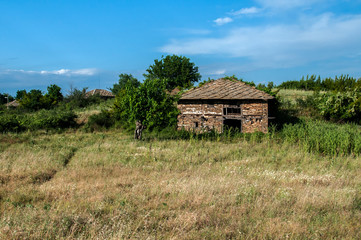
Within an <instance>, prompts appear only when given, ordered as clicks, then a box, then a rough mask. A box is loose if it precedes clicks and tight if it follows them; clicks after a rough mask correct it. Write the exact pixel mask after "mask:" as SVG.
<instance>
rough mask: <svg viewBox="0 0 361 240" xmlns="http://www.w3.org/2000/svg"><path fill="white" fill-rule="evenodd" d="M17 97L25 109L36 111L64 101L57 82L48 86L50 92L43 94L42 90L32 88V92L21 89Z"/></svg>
mask: <svg viewBox="0 0 361 240" xmlns="http://www.w3.org/2000/svg"><path fill="white" fill-rule="evenodd" d="M16 99H17V100H18V101H19V103H20V106H21V107H22V108H24V109H27V110H31V111H36V110H40V109H49V108H52V107H55V106H57V105H58V104H59V103H60V102H61V101H63V94H62V93H61V88H60V87H59V86H57V85H55V84H52V85H50V86H48V92H47V93H46V94H45V95H43V93H42V92H41V91H40V90H36V89H32V90H30V92H26V90H19V91H17V93H16Z"/></svg>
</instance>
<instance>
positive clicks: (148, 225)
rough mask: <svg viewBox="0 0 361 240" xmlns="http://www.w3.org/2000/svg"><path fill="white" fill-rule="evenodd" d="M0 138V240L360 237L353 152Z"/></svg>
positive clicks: (197, 142)
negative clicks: (323, 152)
mask: <svg viewBox="0 0 361 240" xmlns="http://www.w3.org/2000/svg"><path fill="white" fill-rule="evenodd" d="M145 139H146V140H144V141H134V140H133V139H132V136H130V135H127V134H124V132H122V131H120V130H113V131H106V132H94V133H83V132H80V131H78V132H73V131H69V132H65V133H62V134H46V133H41V132H35V133H22V134H3V135H0V162H1V165H0V238H1V239H73V238H79V239H94V238H98V239H125V238H131V239H146V238H150V239H155V238H161V239H169V238H173V239H204V238H207V239H228V238H238V239H264V238H268V239H280V238H291V239H320V238H322V239H359V238H360V237H361V232H360V229H361V222H360V219H361V210H360V199H361V198H360V196H361V195H360V194H361V177H360V176H361V171H360V160H361V158H360V156H353V155H342V154H341V155H340V154H339V155H333V154H332V155H321V154H319V153H313V151H305V150H304V149H303V145H302V144H295V143H294V142H293V141H279V140H278V139H276V138H269V137H267V136H265V137H263V138H261V139H259V138H256V137H253V138H249V139H248V140H245V139H242V138H241V139H239V140H235V139H233V140H227V139H218V140H217V139H214V140H213V141H209V140H206V139H203V140H202V139H201V138H200V139H199V138H189V139H186V140H161V139H160V138H157V139H158V140H156V139H155V138H154V137H149V136H148V137H147V136H145Z"/></svg>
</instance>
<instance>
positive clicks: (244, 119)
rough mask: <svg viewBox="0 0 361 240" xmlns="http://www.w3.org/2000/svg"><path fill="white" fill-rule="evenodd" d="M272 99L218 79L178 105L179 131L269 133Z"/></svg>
mask: <svg viewBox="0 0 361 240" xmlns="http://www.w3.org/2000/svg"><path fill="white" fill-rule="evenodd" d="M273 99H274V97H272V96H271V95H269V94H267V93H265V92H263V91H260V90H258V89H256V88H254V87H252V86H250V85H247V84H245V83H243V82H240V81H237V80H229V79H222V78H221V79H218V80H214V81H212V82H209V83H206V84H204V85H203V86H201V87H197V88H193V89H191V90H189V91H187V92H185V93H183V95H182V97H181V98H180V100H179V101H178V109H179V110H180V112H181V114H180V115H179V116H178V129H179V130H180V129H185V130H193V131H199V132H202V131H209V130H211V129H214V130H216V131H217V132H220V133H221V132H223V131H224V129H225V128H226V127H232V128H236V129H239V131H241V132H244V133H251V132H256V131H259V132H264V133H267V132H268V119H269V117H268V116H269V101H271V100H273Z"/></svg>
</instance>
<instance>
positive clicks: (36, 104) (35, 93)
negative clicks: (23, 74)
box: [20, 89, 46, 110]
mask: <svg viewBox="0 0 361 240" xmlns="http://www.w3.org/2000/svg"><path fill="white" fill-rule="evenodd" d="M45 105H46V102H45V99H44V96H43V93H42V92H41V91H40V90H36V89H32V90H31V91H30V92H28V93H25V95H24V96H23V97H22V99H21V100H20V106H22V107H23V108H25V109H28V110H39V109H41V108H44V107H45Z"/></svg>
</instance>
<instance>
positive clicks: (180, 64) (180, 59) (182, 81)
mask: <svg viewBox="0 0 361 240" xmlns="http://www.w3.org/2000/svg"><path fill="white" fill-rule="evenodd" d="M146 71H147V72H148V73H147V74H144V77H146V78H147V79H166V88H167V89H168V90H173V89H174V88H176V87H182V88H189V87H191V86H193V84H194V83H196V82H198V81H199V80H200V79H201V75H200V74H199V73H198V67H196V66H195V64H194V63H192V62H190V59H189V58H187V57H184V56H177V55H172V56H171V55H168V56H166V57H163V56H162V59H161V60H157V59H156V60H154V64H153V65H150V66H149V68H148V69H147V70H146Z"/></svg>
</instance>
